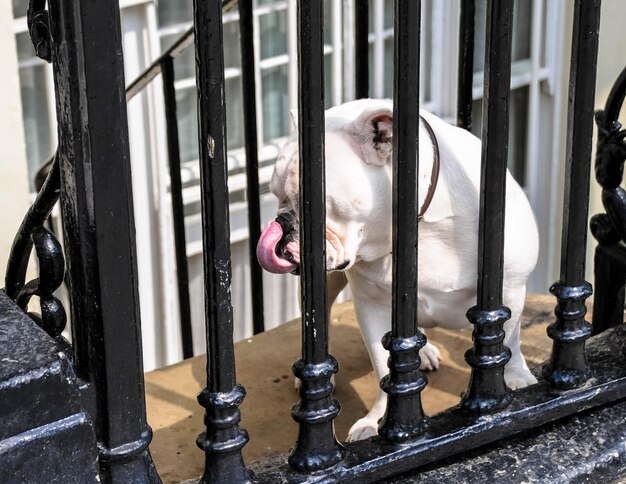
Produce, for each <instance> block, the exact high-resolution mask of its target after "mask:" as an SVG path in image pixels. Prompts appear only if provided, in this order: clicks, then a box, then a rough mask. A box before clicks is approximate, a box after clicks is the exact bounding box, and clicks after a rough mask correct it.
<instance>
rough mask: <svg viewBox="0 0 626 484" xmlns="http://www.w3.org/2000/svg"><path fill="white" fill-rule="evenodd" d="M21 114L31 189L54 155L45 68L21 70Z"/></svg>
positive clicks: (42, 66)
mask: <svg viewBox="0 0 626 484" xmlns="http://www.w3.org/2000/svg"><path fill="white" fill-rule="evenodd" d="M20 87H21V94H22V114H23V116H24V132H25V133H24V134H25V137H26V156H27V158H28V177H29V183H30V187H31V190H34V189H35V186H34V184H33V179H34V177H35V174H36V173H37V170H38V169H39V167H40V166H41V165H42V164H43V163H44V162H45V161H47V160H48V158H49V157H50V155H51V154H52V144H51V141H52V140H51V139H50V127H49V125H48V120H49V117H48V115H49V113H48V95H47V87H46V65H44V64H41V65H36V66H31V67H25V68H21V69H20Z"/></svg>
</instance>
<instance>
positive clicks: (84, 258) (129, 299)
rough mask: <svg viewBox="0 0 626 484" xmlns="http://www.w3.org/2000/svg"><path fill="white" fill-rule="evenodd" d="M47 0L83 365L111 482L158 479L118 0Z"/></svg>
mask: <svg viewBox="0 0 626 484" xmlns="http://www.w3.org/2000/svg"><path fill="white" fill-rule="evenodd" d="M48 5H49V10H50V31H51V35H52V42H51V45H52V60H53V68H54V70H53V71H54V78H55V86H56V92H57V99H56V107H57V120H58V123H59V128H58V132H59V148H58V160H59V168H60V177H61V187H62V191H61V204H62V211H63V234H64V238H65V244H64V247H65V250H66V255H67V260H68V267H67V269H68V270H67V278H66V280H67V283H68V288H69V296H70V305H71V312H72V320H73V324H72V330H73V341H74V365H75V369H76V372H77V374H78V376H79V377H80V378H82V379H83V380H84V381H85V382H87V383H88V387H89V388H90V392H93V393H90V394H92V395H93V406H94V407H95V413H94V415H93V416H94V422H95V429H96V436H97V439H98V451H99V452H98V453H99V459H100V462H99V463H100V473H101V478H102V480H104V481H117V482H133V481H137V480H143V481H149V482H159V478H158V476H157V475H156V472H155V470H154V466H153V464H152V459H151V457H150V454H149V451H148V449H147V448H148V444H149V442H150V439H151V430H150V428H149V427H148V425H147V423H146V414H145V395H144V385H143V371H142V357H141V353H142V352H141V334H140V318H139V300H138V294H137V278H136V266H135V260H136V253H135V252H136V250H135V235H134V234H135V227H134V221H133V212H132V191H131V176H130V163H129V149H128V131H127V118H126V101H125V96H124V70H123V57H122V43H121V32H120V19H119V5H118V3H117V2H116V1H102V2H96V3H93V2H90V1H87V0H78V1H75V2H59V1H56V0H50V2H49V3H48ZM103 39H106V41H103ZM113 349H114V350H113ZM88 407H89V408H90V407H91V404H89V405H88Z"/></svg>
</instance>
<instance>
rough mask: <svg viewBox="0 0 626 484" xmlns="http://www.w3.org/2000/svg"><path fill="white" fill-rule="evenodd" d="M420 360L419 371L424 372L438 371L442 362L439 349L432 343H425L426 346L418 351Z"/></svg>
mask: <svg viewBox="0 0 626 484" xmlns="http://www.w3.org/2000/svg"><path fill="white" fill-rule="evenodd" d="M420 358H421V359H422V362H421V363H420V370H426V371H432V370H436V369H438V368H439V363H440V362H441V360H442V358H441V353H440V352H439V348H437V347H436V346H435V345H434V344H432V343H426V346H424V347H423V348H422V349H421V350H420Z"/></svg>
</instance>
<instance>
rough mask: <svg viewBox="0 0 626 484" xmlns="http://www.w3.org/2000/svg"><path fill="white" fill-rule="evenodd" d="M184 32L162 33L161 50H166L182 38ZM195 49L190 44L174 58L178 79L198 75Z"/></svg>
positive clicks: (175, 73)
mask: <svg viewBox="0 0 626 484" xmlns="http://www.w3.org/2000/svg"><path fill="white" fill-rule="evenodd" d="M181 35H182V34H172V35H162V36H161V51H162V52H165V51H166V50H167V49H168V48H169V47H171V45H172V44H173V43H174V42H175V41H177V40H178V39H180V36H181ZM194 52H195V49H194V46H193V45H190V46H189V47H187V49H185V51H184V52H183V53H182V54H180V55H179V56H178V57H176V58H175V59H174V76H175V78H176V79H177V80H178V79H187V78H189V77H195V76H196V59H195V55H194Z"/></svg>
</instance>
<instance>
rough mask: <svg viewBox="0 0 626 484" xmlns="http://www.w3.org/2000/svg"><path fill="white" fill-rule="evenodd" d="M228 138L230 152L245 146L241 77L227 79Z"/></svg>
mask: <svg viewBox="0 0 626 484" xmlns="http://www.w3.org/2000/svg"><path fill="white" fill-rule="evenodd" d="M226 136H227V139H228V149H229V150H234V149H235V148H241V147H242V146H243V145H244V133H243V98H242V95H241V78H240V77H234V78H232V79H226Z"/></svg>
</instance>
